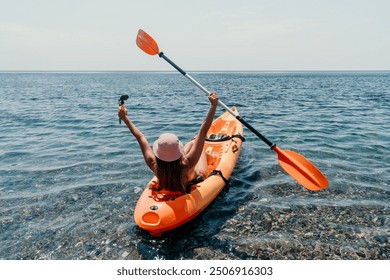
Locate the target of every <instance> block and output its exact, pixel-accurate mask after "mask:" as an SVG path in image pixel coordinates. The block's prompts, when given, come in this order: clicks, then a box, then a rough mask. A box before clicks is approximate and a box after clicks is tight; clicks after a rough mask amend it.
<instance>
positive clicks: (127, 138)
mask: <svg viewBox="0 0 390 280" xmlns="http://www.w3.org/2000/svg"><path fill="white" fill-rule="evenodd" d="M193 77H194V78H195V79H197V80H198V81H199V82H201V83H202V84H203V85H204V86H206V87H207V88H208V89H210V90H216V91H217V92H218V93H219V95H220V98H221V100H222V101H223V102H224V103H226V104H227V105H236V106H237V107H238V109H239V111H240V113H241V115H242V116H244V117H245V119H246V120H247V121H248V122H249V123H250V124H252V125H253V126H254V127H256V128H257V129H258V130H259V131H260V132H261V133H262V134H264V135H265V136H266V137H268V138H269V139H270V140H271V141H273V142H275V143H276V144H278V145H279V146H280V147H281V148H283V149H291V150H294V151H297V152H299V153H301V154H302V155H304V156H305V157H307V158H308V159H309V160H310V161H311V162H313V163H314V164H315V165H316V166H317V167H318V168H319V169H320V170H321V171H322V172H323V173H324V174H325V175H326V176H327V177H328V179H329V181H330V186H329V188H327V189H326V190H323V191H320V192H311V191H308V190H306V189H304V188H303V187H301V186H299V185H298V184H297V183H296V182H295V181H294V180H293V179H292V178H291V177H290V176H288V175H286V174H285V173H284V171H283V170H282V169H281V168H280V167H279V164H278V162H277V156H276V154H275V153H273V152H272V151H270V149H269V148H268V146H267V145H266V144H264V143H263V142H262V141H261V140H259V139H258V138H256V136H254V135H253V134H252V133H251V132H250V131H249V130H245V133H246V135H245V136H246V138H247V141H246V142H245V143H244V146H243V151H242V153H241V156H240V159H239V161H238V163H237V165H236V168H235V171H234V173H233V175H232V178H231V187H230V190H229V192H228V193H227V194H225V195H224V196H223V197H222V196H221V197H218V198H217V199H216V200H215V202H214V203H213V204H212V205H211V206H210V207H209V208H207V209H206V211H205V212H204V213H203V214H202V215H200V216H199V217H198V218H196V219H195V220H194V221H192V222H190V223H189V224H187V225H185V226H184V227H182V228H180V229H178V230H175V231H173V232H170V233H168V234H166V235H164V236H162V237H152V236H150V235H149V234H148V233H145V232H143V231H142V230H140V229H139V228H138V227H137V226H136V225H135V224H134V220H133V213H134V207H135V204H136V202H137V199H138V197H139V195H140V194H141V191H142V189H143V187H144V185H145V184H146V183H147V182H148V181H149V179H150V178H151V176H152V174H151V172H150V171H149V170H148V168H147V167H146V165H145V164H144V162H143V158H142V155H141V152H140V151H139V148H138V145H137V143H136V141H135V139H134V138H133V137H132V136H131V135H130V133H129V131H128V130H127V128H126V127H125V126H124V125H123V124H122V125H119V124H118V119H117V104H118V102H117V100H118V98H119V96H120V95H122V94H128V95H129V96H130V98H129V100H128V101H127V102H126V105H127V108H128V110H129V116H130V117H131V118H132V119H133V121H134V123H136V124H137V125H138V126H139V128H140V129H141V130H142V131H143V132H144V134H145V135H146V136H147V137H148V139H149V141H150V142H152V141H154V140H155V139H156V137H157V136H158V135H159V134H160V133H162V132H166V131H171V132H175V133H176V134H178V135H179V136H180V138H181V139H182V141H183V142H186V141H188V140H190V139H191V138H192V137H193V136H194V135H195V133H196V131H197V129H198V127H199V125H200V124H201V122H202V121H203V119H204V117H205V115H206V112H207V110H208V108H209V104H208V101H207V98H206V97H205V96H204V94H203V93H202V92H200V91H199V90H198V89H197V88H195V87H194V86H193V85H192V84H191V83H190V82H188V81H187V80H186V79H185V78H183V77H182V76H181V75H180V74H178V73H176V72H172V73H171V72H169V73H133V72H129V73H125V72H111V73H110V72H109V73H52V72H50V73H5V72H3V73H0V258H1V259H389V258H390V245H389V244H390V205H389V203H390V202H389V201H390V186H389V183H390V156H389V154H390V153H389V151H390V72H369V73H363V72H351V73H343V72H287V73H278V72H275V73H194V74H193ZM221 112H222V110H221V109H219V113H221Z"/></svg>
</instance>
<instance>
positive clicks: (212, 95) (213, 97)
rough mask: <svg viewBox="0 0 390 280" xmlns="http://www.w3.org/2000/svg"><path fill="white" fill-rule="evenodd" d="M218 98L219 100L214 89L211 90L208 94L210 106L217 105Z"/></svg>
mask: <svg viewBox="0 0 390 280" xmlns="http://www.w3.org/2000/svg"><path fill="white" fill-rule="evenodd" d="M218 100H219V97H218V95H217V93H216V92H215V91H213V92H211V93H210V94H209V101H210V103H211V105H212V106H218Z"/></svg>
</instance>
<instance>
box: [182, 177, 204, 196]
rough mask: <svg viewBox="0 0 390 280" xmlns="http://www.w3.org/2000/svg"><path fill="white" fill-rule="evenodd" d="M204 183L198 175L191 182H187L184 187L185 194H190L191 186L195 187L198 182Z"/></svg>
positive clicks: (202, 178)
mask: <svg viewBox="0 0 390 280" xmlns="http://www.w3.org/2000/svg"><path fill="white" fill-rule="evenodd" d="M203 181H204V177H203V176H202V175H198V176H196V177H195V178H194V179H192V180H191V181H189V182H188V183H187V185H186V193H190V192H191V187H192V186H193V185H196V184H198V183H200V182H203Z"/></svg>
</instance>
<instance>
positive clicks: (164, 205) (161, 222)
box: [134, 107, 244, 235]
mask: <svg viewBox="0 0 390 280" xmlns="http://www.w3.org/2000/svg"><path fill="white" fill-rule="evenodd" d="M232 110H233V111H234V112H236V113H237V114H238V111H237V109H236V108H235V107H232ZM243 141H244V138H243V128H242V124H241V123H240V122H239V121H238V120H236V118H235V117H234V116H232V115H231V114H229V113H228V112H225V113H223V114H222V115H221V116H220V117H218V118H217V119H215V120H214V121H213V123H212V125H211V127H210V129H209V131H208V132H207V138H206V141H205V145H204V148H203V150H204V151H205V152H206V155H207V162H208V177H207V178H206V179H205V180H204V181H202V182H200V183H196V184H194V185H192V186H191V187H190V188H188V189H187V192H188V193H186V194H183V193H177V192H170V191H166V190H160V191H158V183H157V178H156V177H154V178H152V180H150V182H149V183H148V184H147V186H146V188H145V190H144V191H143V193H142V194H141V197H140V198H139V200H138V203H137V205H136V207H135V210H134V219H135V222H136V224H137V225H138V226H139V227H141V228H142V229H144V230H146V231H149V232H150V233H151V234H152V235H161V234H162V233H163V232H165V231H168V230H172V229H174V228H177V227H179V226H181V225H183V224H184V223H186V222H188V221H190V220H191V219H193V218H194V217H196V216H197V215H198V214H199V213H200V212H202V211H203V210H204V209H205V208H206V207H207V206H208V205H209V204H210V203H211V202H212V201H213V200H214V199H215V198H216V197H217V195H218V194H219V193H220V192H221V191H222V190H223V188H224V187H225V185H226V183H227V180H229V178H230V175H231V173H232V171H233V168H234V166H235V164H236V161H237V159H238V156H239V154H240V151H241V146H242V142H243Z"/></svg>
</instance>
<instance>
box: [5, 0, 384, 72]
mask: <svg viewBox="0 0 390 280" xmlns="http://www.w3.org/2000/svg"><path fill="white" fill-rule="evenodd" d="M140 28H141V29H143V30H145V31H146V32H147V33H149V34H150V35H151V36H152V37H153V38H154V39H155V40H156V42H157V43H158V45H159V47H160V51H163V52H164V53H165V54H166V55H167V56H168V57H169V58H170V59H171V60H173V61H174V62H176V63H177V64H178V65H179V66H181V67H182V68H183V69H185V70H187V71H197V70H199V71H212V70H229V71H231V70H259V71H262V70H263V71H274V70H390V0H366V1H363V0H291V1H287V0H284V1H282V0H236V1H233V0H225V1H223V0H198V1H195V0H193V1H185V0H107V1H105V0H0V70H3V71H7V70H12V71H17V70H80V71H83V70H87V71H88V70H97V71H99V70H103V71H104V70H151V71H157V70H173V68H171V66H169V65H168V64H167V63H166V62H165V61H163V60H162V59H160V58H158V57H157V56H154V57H153V56H149V55H147V54H145V53H143V52H142V51H141V50H140V49H138V47H137V46H136V44H135V38H136V35H137V32H138V29H140Z"/></svg>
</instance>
